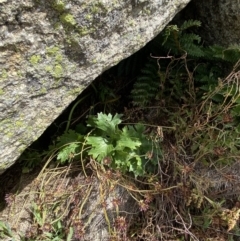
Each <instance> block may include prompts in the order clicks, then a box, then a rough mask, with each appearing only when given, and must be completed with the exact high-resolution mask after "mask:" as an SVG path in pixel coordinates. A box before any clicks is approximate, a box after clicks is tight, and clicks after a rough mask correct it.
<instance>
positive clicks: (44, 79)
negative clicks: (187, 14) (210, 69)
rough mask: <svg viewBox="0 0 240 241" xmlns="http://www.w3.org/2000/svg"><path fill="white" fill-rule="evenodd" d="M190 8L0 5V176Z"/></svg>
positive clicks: (53, 1)
mask: <svg viewBox="0 0 240 241" xmlns="http://www.w3.org/2000/svg"><path fill="white" fill-rule="evenodd" d="M189 1H190V0H148V1H143V0H141V1H140V0H124V1H123V0H71V1H70V0H19V1H15V0H0V135H1V136H0V174H1V173H2V172H4V171H5V170H6V169H7V168H8V167H10V166H11V165H12V164H13V163H14V162H15V161H16V159H17V158H18V157H19V155H20V154H21V153H22V152H23V151H24V150H25V149H26V147H28V146H29V145H30V144H31V143H32V142H33V141H34V140H36V139H37V138H38V137H39V136H40V135H41V134H42V133H43V131H44V130H45V129H46V128H47V127H48V126H49V125H50V124H51V123H52V122H53V120H54V119H55V118H56V117H58V116H59V115H60V114H61V112H62V111H63V110H64V109H65V108H66V107H67V106H68V105H69V104H70V103H71V102H72V101H73V100H74V99H75V98H76V97H77V96H78V95H79V94H80V93H81V92H82V90H84V89H85V88H86V87H87V86H88V85H89V84H90V83H91V81H92V80H94V79H95V78H96V77H97V76H98V75H100V74H101V73H102V72H103V71H104V70H106V69H108V68H110V67H111V66H113V65H115V64H117V63H118V62H119V61H120V60H122V59H124V58H126V57H128V56H130V55H131V54H133V53H134V52H136V51H137V50H139V49H140V48H142V47H143V46H144V45H145V44H146V43H147V42H148V41H150V40H151V39H153V38H154V37H155V36H156V35H157V34H158V33H159V32H160V31H161V30H162V29H163V28H164V27H165V26H166V24H167V23H168V22H169V21H170V20H172V18H173V17H174V16H175V14H177V13H178V12H179V11H180V10H181V9H183V8H184V7H185V6H186V4H187V3H188V2H189Z"/></svg>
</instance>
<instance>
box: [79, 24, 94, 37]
mask: <svg viewBox="0 0 240 241" xmlns="http://www.w3.org/2000/svg"><path fill="white" fill-rule="evenodd" d="M94 31H95V29H94V28H87V27H86V26H83V27H80V28H78V33H79V34H80V35H81V36H85V35H87V34H90V33H93V32H94Z"/></svg>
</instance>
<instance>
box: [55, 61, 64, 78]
mask: <svg viewBox="0 0 240 241" xmlns="http://www.w3.org/2000/svg"><path fill="white" fill-rule="evenodd" d="M62 75H63V68H62V66H61V65H59V64H57V65H55V66H54V70H53V76H54V77H55V78H60V77H61V76H62Z"/></svg>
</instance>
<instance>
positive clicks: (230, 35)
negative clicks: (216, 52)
mask: <svg viewBox="0 0 240 241" xmlns="http://www.w3.org/2000/svg"><path fill="white" fill-rule="evenodd" d="M179 15H180V19H190V18H191V19H197V20H200V21H201V22H202V28H201V29H199V31H200V32H199V34H200V35H201V36H202V37H203V39H204V40H205V41H206V42H207V43H208V44H218V45H222V46H226V47H228V46H230V45H240V1H239V0H218V1H215V0H208V1H199V0H192V1H191V2H190V3H189V4H188V6H187V7H186V8H185V9H184V10H183V11H182V12H181V13H180V14H179Z"/></svg>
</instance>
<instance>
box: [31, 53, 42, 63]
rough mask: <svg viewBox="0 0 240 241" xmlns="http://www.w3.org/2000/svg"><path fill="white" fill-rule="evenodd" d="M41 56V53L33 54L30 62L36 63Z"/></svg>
mask: <svg viewBox="0 0 240 241" xmlns="http://www.w3.org/2000/svg"><path fill="white" fill-rule="evenodd" d="M41 59H42V58H41V56H40V55H32V56H31V58H30V63H31V64H32V65H36V64H38V63H39V61H41Z"/></svg>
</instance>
